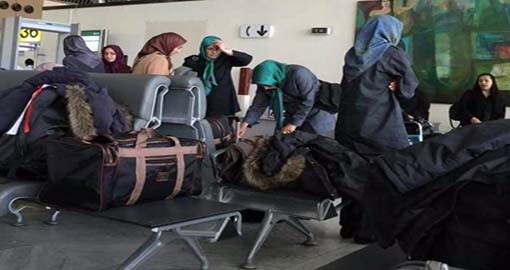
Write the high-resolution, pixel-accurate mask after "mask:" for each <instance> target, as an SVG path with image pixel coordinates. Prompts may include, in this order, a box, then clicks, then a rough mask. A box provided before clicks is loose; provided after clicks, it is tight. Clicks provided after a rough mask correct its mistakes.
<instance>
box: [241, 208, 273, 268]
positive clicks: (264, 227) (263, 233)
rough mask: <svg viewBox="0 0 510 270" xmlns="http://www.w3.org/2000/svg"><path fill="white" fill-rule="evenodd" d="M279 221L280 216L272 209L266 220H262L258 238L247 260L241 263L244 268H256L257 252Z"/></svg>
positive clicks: (268, 212)
mask: <svg viewBox="0 0 510 270" xmlns="http://www.w3.org/2000/svg"><path fill="white" fill-rule="evenodd" d="M277 222H278V216H277V215H276V214H275V213H273V212H270V211H267V212H266V214H265V216H264V220H262V224H260V230H259V233H258V235H257V239H256V240H255V244H254V245H253V247H252V248H251V251H250V253H249V255H248V257H247V258H246V262H245V263H244V264H242V265H241V267H242V268H244V269H256V268H257V266H256V265H255V264H254V263H253V259H254V258H255V254H257V252H258V251H259V249H260V247H261V246H262V244H264V242H265V241H266V239H267V236H268V235H269V233H270V232H271V230H272V229H273V226H274V225H275V224H276V223H277Z"/></svg>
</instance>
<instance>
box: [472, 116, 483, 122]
mask: <svg viewBox="0 0 510 270" xmlns="http://www.w3.org/2000/svg"><path fill="white" fill-rule="evenodd" d="M470 122H471V124H481V123H482V121H480V119H478V118H476V117H471V120H470Z"/></svg>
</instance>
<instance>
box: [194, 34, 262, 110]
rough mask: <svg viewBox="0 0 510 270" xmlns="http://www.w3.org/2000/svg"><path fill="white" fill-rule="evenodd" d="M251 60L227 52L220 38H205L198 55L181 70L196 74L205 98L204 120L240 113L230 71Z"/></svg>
mask: <svg viewBox="0 0 510 270" xmlns="http://www.w3.org/2000/svg"><path fill="white" fill-rule="evenodd" d="M251 60H252V56H251V55H249V54H246V53H244V52H240V51H236V50H232V49H228V48H227V47H226V45H225V42H223V40H221V38H219V37H215V36H208V37H205V38H204V39H203V40H202V43H201V44H200V52H199V54H198V55H192V56H189V57H187V58H186V59H185V60H184V66H187V67H190V68H192V69H193V70H194V71H196V72H198V76H199V77H200V78H201V79H202V82H203V83H204V87H205V88H204V89H205V94H206V95H207V116H214V115H234V114H235V113H237V112H239V111H240V108H239V104H238V102H237V95H236V91H235V88H234V83H233V82H232V74H231V72H232V67H242V66H246V65H248V64H249V63H250V62H251Z"/></svg>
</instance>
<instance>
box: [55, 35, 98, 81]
mask: <svg viewBox="0 0 510 270" xmlns="http://www.w3.org/2000/svg"><path fill="white" fill-rule="evenodd" d="M64 54H65V56H66V57H65V58H64V60H63V64H64V66H65V67H69V68H75V69H79V70H81V71H84V72H95V73H103V72H104V66H103V62H102V61H101V58H100V57H99V56H98V55H97V54H96V53H94V52H93V51H91V50H90V49H89V48H88V47H87V44H85V40H83V38H82V37H80V36H76V35H70V36H67V37H66V38H65V39H64Z"/></svg>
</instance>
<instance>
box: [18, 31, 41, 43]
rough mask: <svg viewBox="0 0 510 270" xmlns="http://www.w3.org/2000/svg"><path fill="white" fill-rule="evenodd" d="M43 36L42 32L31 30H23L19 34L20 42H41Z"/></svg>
mask: <svg viewBox="0 0 510 270" xmlns="http://www.w3.org/2000/svg"><path fill="white" fill-rule="evenodd" d="M41 36H42V34H41V31H39V30H35V29H30V28H21V31H20V32H19V37H20V42H33V43H35V42H41Z"/></svg>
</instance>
